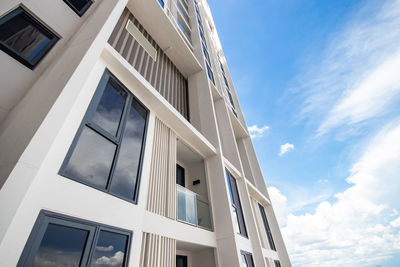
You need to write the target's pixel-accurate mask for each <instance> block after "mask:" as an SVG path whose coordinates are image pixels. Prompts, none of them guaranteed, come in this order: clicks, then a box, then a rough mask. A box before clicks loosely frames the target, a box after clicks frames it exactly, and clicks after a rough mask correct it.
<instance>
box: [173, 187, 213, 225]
mask: <svg viewBox="0 0 400 267" xmlns="http://www.w3.org/2000/svg"><path fill="white" fill-rule="evenodd" d="M176 190H177V195H178V197H177V202H178V203H177V205H178V208H177V212H178V214H177V218H178V220H179V221H182V222H186V223H189V224H192V225H195V226H198V227H202V228H205V229H208V230H212V226H211V217H210V205H209V203H208V201H207V200H206V199H204V198H203V197H202V196H200V195H198V194H196V193H194V192H192V191H190V190H189V189H186V188H185V187H183V186H180V185H176Z"/></svg>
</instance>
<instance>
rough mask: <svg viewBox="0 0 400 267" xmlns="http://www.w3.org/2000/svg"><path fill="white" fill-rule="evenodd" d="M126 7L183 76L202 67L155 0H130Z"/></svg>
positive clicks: (172, 22)
mask: <svg viewBox="0 0 400 267" xmlns="http://www.w3.org/2000/svg"><path fill="white" fill-rule="evenodd" d="M127 7H128V9H129V10H130V11H131V12H132V14H133V15H134V16H135V17H136V19H137V20H138V21H139V22H140V24H142V25H143V27H144V28H145V29H146V31H147V32H148V33H149V34H150V35H151V37H152V38H153V39H154V40H155V41H156V42H157V44H158V45H159V46H160V47H161V49H163V51H164V53H165V54H166V55H167V56H168V57H169V58H170V59H171V61H172V62H173V63H174V64H175V65H176V67H177V68H178V69H179V71H180V72H181V73H182V74H183V75H184V76H185V77H188V76H190V75H191V74H194V73H196V72H198V71H200V70H201V69H202V67H201V64H200V62H199V61H198V60H197V58H196V56H195V55H194V53H193V51H192V49H191V47H190V46H189V45H188V44H187V43H186V41H185V39H184V38H183V36H182V35H181V33H180V30H179V29H178V28H177V27H178V26H177V25H175V24H176V23H175V22H174V21H172V19H171V18H169V17H168V16H167V14H166V13H165V11H164V10H165V9H163V8H162V7H161V6H160V4H159V3H158V1H157V0H135V1H132V0H131V1H129V2H128V4H127ZM154 18H157V19H154Z"/></svg>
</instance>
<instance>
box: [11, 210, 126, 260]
mask: <svg viewBox="0 0 400 267" xmlns="http://www.w3.org/2000/svg"><path fill="white" fill-rule="evenodd" d="M50 223H53V224H57V225H60V226H64V227H69V228H75V229H80V230H86V231H89V236H88V238H87V240H86V244H85V248H84V250H83V253H82V261H81V263H80V266H89V264H90V263H91V258H92V255H93V253H94V250H95V245H96V243H97V241H98V239H99V234H100V231H107V232H110V233H115V234H120V235H125V236H126V237H127V241H126V253H125V255H124V265H123V266H124V267H126V266H129V256H130V255H129V254H130V247H131V242H132V235H133V233H132V231H130V230H126V229H122V228H118V227H114V226H110V225H105V224H102V223H97V222H93V221H89V220H84V219H80V218H76V217H72V216H68V215H64V214H60V213H55V212H52V211H48V210H41V211H40V212H39V215H38V217H37V219H36V222H35V224H34V226H33V228H32V230H31V233H30V234H29V237H28V241H27V242H26V244H25V247H24V249H23V251H22V254H21V256H20V258H19V260H18V263H17V267H27V266H30V265H29V264H30V263H32V262H33V259H34V258H35V256H36V253H37V252H38V249H39V246H40V243H41V241H42V239H43V237H44V234H45V232H46V230H47V226H48V225H49V224H50Z"/></svg>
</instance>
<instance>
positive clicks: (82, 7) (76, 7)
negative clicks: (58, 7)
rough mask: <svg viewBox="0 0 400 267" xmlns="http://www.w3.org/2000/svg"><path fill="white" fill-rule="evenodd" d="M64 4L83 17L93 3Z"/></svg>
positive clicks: (74, 0)
mask: <svg viewBox="0 0 400 267" xmlns="http://www.w3.org/2000/svg"><path fill="white" fill-rule="evenodd" d="M64 2H65V3H66V4H67V5H68V6H69V7H70V8H71V9H72V10H73V11H75V13H76V14H78V15H79V16H82V15H83V14H84V13H85V12H86V10H88V8H89V7H90V6H91V5H92V3H93V2H92V1H91V0H64Z"/></svg>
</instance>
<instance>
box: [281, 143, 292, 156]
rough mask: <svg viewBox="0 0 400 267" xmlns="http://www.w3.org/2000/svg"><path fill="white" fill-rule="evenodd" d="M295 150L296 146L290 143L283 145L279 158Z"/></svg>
mask: <svg viewBox="0 0 400 267" xmlns="http://www.w3.org/2000/svg"><path fill="white" fill-rule="evenodd" d="M293 149H294V145H293V144H290V143H286V144H284V145H281V149H280V151H279V156H283V155H284V154H286V153H287V152H289V151H290V150H293Z"/></svg>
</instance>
